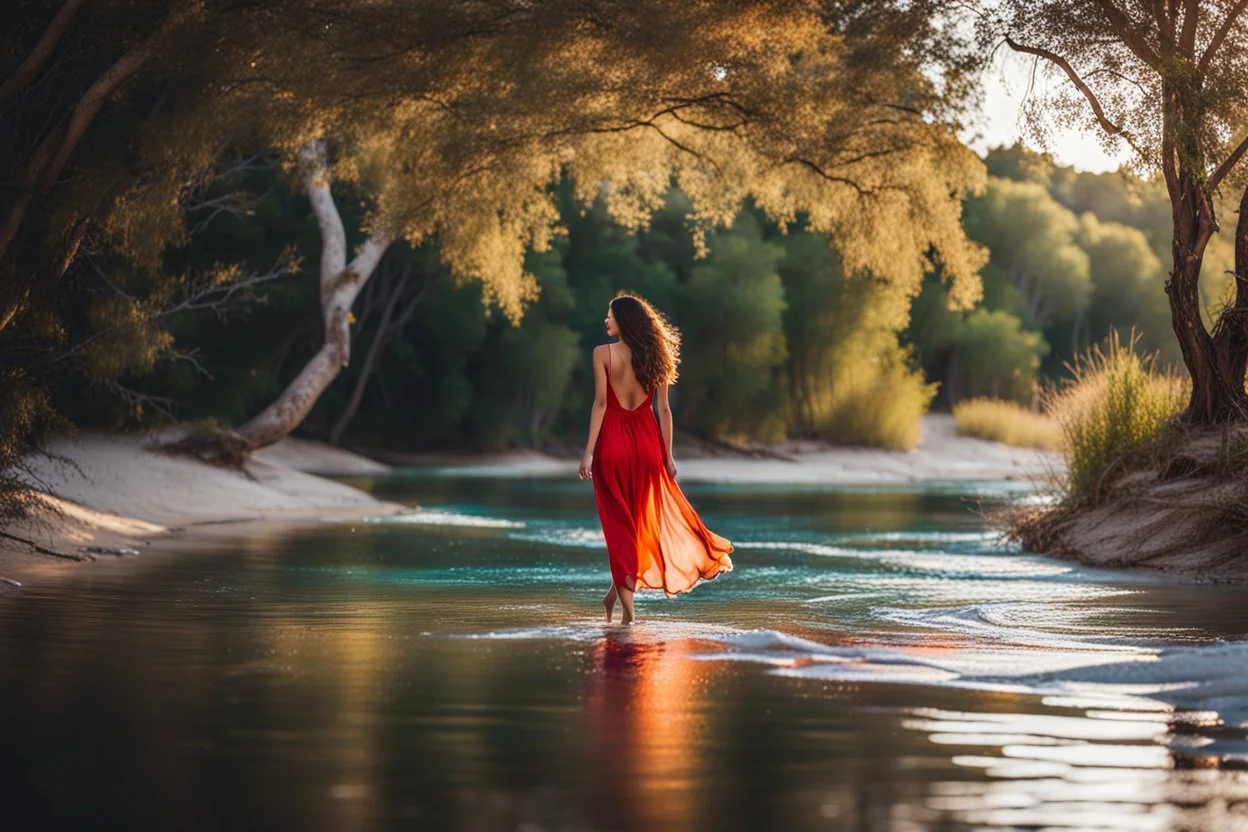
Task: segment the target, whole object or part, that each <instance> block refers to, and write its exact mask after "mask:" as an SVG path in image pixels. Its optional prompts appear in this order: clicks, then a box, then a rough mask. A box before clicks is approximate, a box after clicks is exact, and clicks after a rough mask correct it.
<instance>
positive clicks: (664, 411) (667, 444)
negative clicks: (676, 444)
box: [655, 382, 676, 477]
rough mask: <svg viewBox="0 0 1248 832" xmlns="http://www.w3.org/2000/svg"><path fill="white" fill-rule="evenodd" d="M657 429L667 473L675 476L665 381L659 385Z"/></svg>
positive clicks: (669, 406) (670, 407)
mask: <svg viewBox="0 0 1248 832" xmlns="http://www.w3.org/2000/svg"><path fill="white" fill-rule="evenodd" d="M658 392H659V394H658V396H656V397H655V398H656V400H657V401H658V403H659V430H661V431H662V432H663V463H664V464H665V465H666V466H667V473H669V474H671V475H672V477H675V476H676V460H675V459H673V458H672V404H671V402H669V401H668V400H667V383H666V382H664V383H663V384H660V385H659V391H658Z"/></svg>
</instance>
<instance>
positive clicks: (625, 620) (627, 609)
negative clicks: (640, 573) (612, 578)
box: [615, 586, 637, 624]
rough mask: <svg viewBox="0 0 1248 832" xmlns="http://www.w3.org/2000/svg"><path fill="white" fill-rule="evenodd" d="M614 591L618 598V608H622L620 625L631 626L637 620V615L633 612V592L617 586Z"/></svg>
mask: <svg viewBox="0 0 1248 832" xmlns="http://www.w3.org/2000/svg"><path fill="white" fill-rule="evenodd" d="M615 591H616V594H618V595H619V596H620V606H622V607H623V608H624V614H623V615H622V616H620V623H621V624H632V623H633V622H634V621H636V620H637V614H636V612H635V611H634V610H633V590H631V589H626V588H625V587H622V586H617V587H615Z"/></svg>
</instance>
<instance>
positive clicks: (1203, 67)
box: [1196, 0, 1248, 77]
mask: <svg viewBox="0 0 1248 832" xmlns="http://www.w3.org/2000/svg"><path fill="white" fill-rule="evenodd" d="M1245 6H1248V0H1239V2H1238V3H1236V4H1235V6H1234V7H1233V8H1232V9H1231V10H1230V11H1229V12H1227V15H1226V20H1224V21H1222V25H1221V26H1220V27H1218V31H1217V33H1216V34H1214V36H1213V40H1211V41H1209V46H1208V47H1207V48H1206V49H1205V54H1203V55H1201V56H1200V63H1199V64H1197V67H1196V69H1197V75H1199V76H1200V77H1204V75H1205V73H1206V72H1208V71H1209V64H1211V63H1213V58H1214V55H1215V54H1217V51H1218V50H1219V49H1220V48H1222V41H1224V40H1226V36H1227V34H1228V33H1229V32H1230V31H1231V29H1232V28H1233V27H1234V26H1235V21H1236V20H1237V19H1238V18H1239V16H1240V14H1242V13H1243V11H1244V7H1245Z"/></svg>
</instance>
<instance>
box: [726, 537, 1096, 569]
mask: <svg viewBox="0 0 1248 832" xmlns="http://www.w3.org/2000/svg"><path fill="white" fill-rule="evenodd" d="M880 539H881V540H885V539H886V538H880ZM896 539H913V538H900V537H899V538H896ZM975 540H976V541H982V540H983V538H979V537H976V538H975ZM846 542H849V541H846ZM734 545H735V546H736V548H737V549H738V550H741V551H750V550H754V549H760V550H772V551H783V552H798V553H800V554H805V555H815V556H817V557H829V558H845V559H853V560H870V561H877V562H880V563H883V564H885V565H888V566H891V567H894V568H897V569H906V570H915V571H919V572H938V573H941V574H942V575H967V576H975V575H987V576H992V577H1020V578H1024V577H1026V578H1034V577H1049V576H1056V575H1065V574H1067V573H1069V572H1071V571H1073V567H1072V566H1070V565H1069V564H1063V563H1057V562H1056V561H1047V560H1043V559H1040V558H1034V557H1028V556H1025V555H1015V554H999V555H997V554H962V553H951V552H942V551H924V550H921V549H871V548H859V547H855V546H847V545H837V544H830V543H813V542H808V541H800V540H791V541H790V540H782V541H770V540H743V541H739V542H738V541H734Z"/></svg>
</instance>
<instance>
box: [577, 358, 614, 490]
mask: <svg viewBox="0 0 1248 832" xmlns="http://www.w3.org/2000/svg"><path fill="white" fill-rule="evenodd" d="M606 355H607V347H606V345H605V344H603V345H601V346H597V347H594V358H593V363H594V406H593V407H591V408H590V410H589V441H588V442H586V443H585V455H584V456H582V457H581V467H580V468H579V469H577V476H579V477H580V478H581V479H583V480H587V479H589V475H590V472H589V469H590V466H591V465H592V464H593V461H594V447H595V446H596V445H597V444H598V432H599V431H601V430H602V417H603V414H605V413H606V412H607V360H606Z"/></svg>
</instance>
